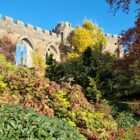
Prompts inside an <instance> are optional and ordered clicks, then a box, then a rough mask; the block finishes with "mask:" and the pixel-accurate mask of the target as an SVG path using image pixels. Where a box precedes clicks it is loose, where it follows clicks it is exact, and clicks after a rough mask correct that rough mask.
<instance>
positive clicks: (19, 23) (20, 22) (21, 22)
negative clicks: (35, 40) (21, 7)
mask: <svg viewBox="0 0 140 140" xmlns="http://www.w3.org/2000/svg"><path fill="white" fill-rule="evenodd" d="M16 24H17V25H18V26H22V27H24V22H23V21H20V20H17V21H16Z"/></svg>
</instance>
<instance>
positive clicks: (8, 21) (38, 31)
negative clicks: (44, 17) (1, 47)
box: [0, 16, 61, 40]
mask: <svg viewBox="0 0 140 140" xmlns="http://www.w3.org/2000/svg"><path fill="white" fill-rule="evenodd" d="M0 28H2V29H3V30H4V29H5V30H6V31H7V32H10V33H19V34H24V35H31V36H33V37H36V38H39V39H42V40H45V39H46V38H50V39H51V38H52V39H56V40H60V38H61V37H60V35H58V34H56V33H52V32H51V31H47V30H43V29H42V28H40V27H37V26H33V25H32V24H28V23H27V24H25V23H24V22H23V21H20V20H17V21H14V19H13V18H11V17H7V16H6V17H4V18H2V17H1V18H0Z"/></svg>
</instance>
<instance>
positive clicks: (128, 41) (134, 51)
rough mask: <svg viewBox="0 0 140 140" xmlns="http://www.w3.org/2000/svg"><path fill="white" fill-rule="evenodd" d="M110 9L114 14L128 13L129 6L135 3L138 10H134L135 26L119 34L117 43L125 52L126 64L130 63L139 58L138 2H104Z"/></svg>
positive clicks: (139, 17) (139, 12)
mask: <svg viewBox="0 0 140 140" xmlns="http://www.w3.org/2000/svg"><path fill="white" fill-rule="evenodd" d="M106 1H107V2H108V3H109V5H110V6H111V9H112V10H113V12H114V13H115V12H116V11H117V10H119V9H122V10H123V11H124V12H126V13H128V12H129V10H130V4H131V3H132V2H135V4H136V5H138V6H139V8H138V9H137V10H136V11H137V12H138V15H137V16H136V22H135V26H134V27H131V28H129V29H128V30H127V31H123V32H122V33H121V36H122V38H121V39H120V40H119V43H120V44H122V45H123V46H124V48H125V49H126V50H127V56H126V59H127V62H129V63H132V61H135V60H136V59H137V58H139V57H140V0H135V1H132V0H106Z"/></svg>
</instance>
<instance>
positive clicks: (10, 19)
mask: <svg viewBox="0 0 140 140" xmlns="http://www.w3.org/2000/svg"><path fill="white" fill-rule="evenodd" d="M4 21H5V22H7V23H9V24H14V19H13V18H10V17H7V16H6V17H4Z"/></svg>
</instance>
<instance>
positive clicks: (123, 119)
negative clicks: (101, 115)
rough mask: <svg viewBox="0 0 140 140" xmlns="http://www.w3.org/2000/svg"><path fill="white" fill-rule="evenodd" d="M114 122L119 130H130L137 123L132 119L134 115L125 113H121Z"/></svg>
mask: <svg viewBox="0 0 140 140" xmlns="http://www.w3.org/2000/svg"><path fill="white" fill-rule="evenodd" d="M116 122H117V124H118V127H119V128H130V127H133V126H136V125H137V123H138V122H137V121H136V120H135V119H134V115H133V114H131V113H127V112H121V113H119V115H118V116H117V118H116Z"/></svg>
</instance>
